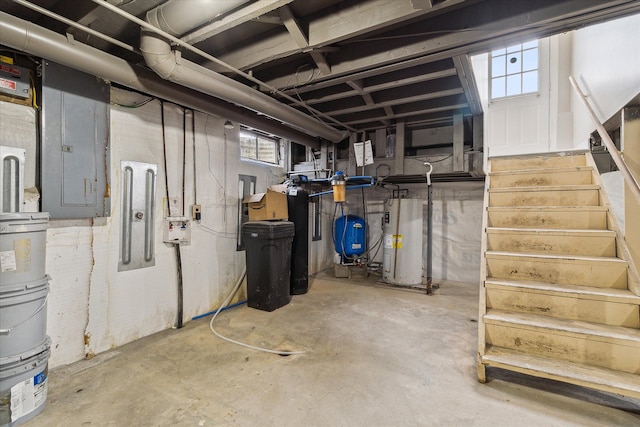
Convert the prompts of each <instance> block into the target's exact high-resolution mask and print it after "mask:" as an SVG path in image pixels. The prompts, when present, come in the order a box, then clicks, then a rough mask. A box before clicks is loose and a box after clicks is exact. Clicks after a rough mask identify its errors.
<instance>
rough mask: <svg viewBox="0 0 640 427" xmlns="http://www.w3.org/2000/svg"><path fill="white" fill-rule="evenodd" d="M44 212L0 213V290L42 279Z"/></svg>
mask: <svg viewBox="0 0 640 427" xmlns="http://www.w3.org/2000/svg"><path fill="white" fill-rule="evenodd" d="M48 225H49V214H48V213H47V212H19V213H0V289H2V288H4V287H7V286H12V285H16V284H19V283H26V282H32V281H34V280H39V279H42V278H43V277H44V276H45V257H46V249H47V228H48Z"/></svg>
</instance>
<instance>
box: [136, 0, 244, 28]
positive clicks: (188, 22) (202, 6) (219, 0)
mask: <svg viewBox="0 0 640 427" xmlns="http://www.w3.org/2000/svg"><path fill="white" fill-rule="evenodd" d="M248 1H249V0H216V1H211V0H190V1H189V4H188V5H185V3H184V1H172V0H169V1H167V2H165V3H163V4H161V5H160V6H158V7H155V8H153V9H151V10H150V11H149V12H147V22H149V23H151V24H152V25H153V26H155V27H157V28H160V29H161V30H162V31H166V32H167V33H169V34H171V35H172V36H181V35H183V34H185V33H186V32H188V31H191V30H193V29H194V28H197V27H199V26H200V25H202V24H205V23H207V22H209V21H211V20H213V19H215V18H218V17H219V16H221V15H223V14H225V13H227V12H230V11H231V10H233V9H235V8H237V7H239V6H242V5H243V4H245V3H248Z"/></svg>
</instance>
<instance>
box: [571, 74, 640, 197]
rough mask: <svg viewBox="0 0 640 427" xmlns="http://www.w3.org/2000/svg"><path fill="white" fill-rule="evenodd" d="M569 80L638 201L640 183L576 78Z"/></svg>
mask: <svg viewBox="0 0 640 427" xmlns="http://www.w3.org/2000/svg"><path fill="white" fill-rule="evenodd" d="M569 81H570V82H571V86H573V89H574V90H575V91H576V93H577V94H578V98H579V99H580V101H582V103H583V104H584V106H585V107H586V108H587V111H588V112H589V116H590V117H591V120H592V121H593V124H595V125H596V130H597V131H598V134H599V135H600V138H602V142H604V145H605V147H607V150H609V153H610V154H611V157H612V158H613V161H614V162H615V164H616V166H617V167H618V170H619V171H620V172H621V173H622V178H623V179H624V181H625V182H626V183H627V185H628V186H629V189H630V190H631V193H632V194H633V196H634V197H635V199H636V201H637V202H638V203H640V185H639V184H638V181H636V179H635V177H634V176H633V175H632V174H631V171H629V168H628V167H627V164H626V163H625V161H624V159H623V158H622V156H621V155H620V151H618V148H617V147H616V146H615V144H614V143H613V141H612V140H611V137H610V136H609V134H608V133H607V130H606V129H605V128H604V126H602V123H600V120H598V117H597V116H596V113H595V112H594V111H593V109H592V108H591V105H589V101H587V97H586V96H584V94H583V93H582V91H581V90H580V87H579V86H578V82H576V79H574V78H573V76H569Z"/></svg>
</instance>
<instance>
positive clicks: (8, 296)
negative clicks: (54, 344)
mask: <svg viewBox="0 0 640 427" xmlns="http://www.w3.org/2000/svg"><path fill="white" fill-rule="evenodd" d="M48 294H49V278H48V276H45V277H44V278H42V279H40V280H37V281H34V282H27V283H24V284H20V285H13V286H12V287H7V286H3V287H0V358H6V357H10V356H14V355H16V354H22V353H24V352H28V351H30V350H31V349H33V348H36V347H38V346H40V345H42V343H44V342H45V341H46V339H47V299H48Z"/></svg>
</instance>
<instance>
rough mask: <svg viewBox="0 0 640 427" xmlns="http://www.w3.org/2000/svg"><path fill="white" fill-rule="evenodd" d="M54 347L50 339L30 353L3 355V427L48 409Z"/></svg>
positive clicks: (0, 395) (0, 387)
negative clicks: (49, 378) (52, 349)
mask: <svg viewBox="0 0 640 427" xmlns="http://www.w3.org/2000/svg"><path fill="white" fill-rule="evenodd" d="M50 348H51V340H50V339H49V338H47V341H46V342H45V343H43V345H42V346H39V347H38V348H35V349H32V351H30V352H29V353H25V354H22V355H20V356H17V357H11V358H0V427H13V426H16V425H18V424H22V423H24V422H25V421H27V420H29V419H31V418H33V417H35V416H36V415H38V414H39V413H40V412H42V411H43V410H44V408H45V406H46V402H47V387H48V377H49V369H48V364H49V356H50V355H51V350H50ZM12 403H13V404H12Z"/></svg>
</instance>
